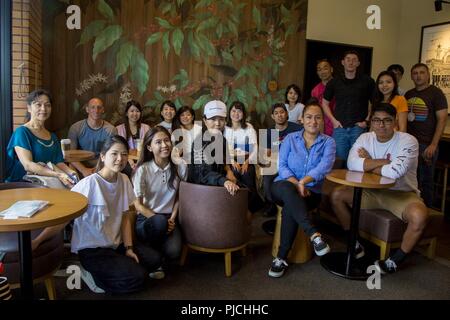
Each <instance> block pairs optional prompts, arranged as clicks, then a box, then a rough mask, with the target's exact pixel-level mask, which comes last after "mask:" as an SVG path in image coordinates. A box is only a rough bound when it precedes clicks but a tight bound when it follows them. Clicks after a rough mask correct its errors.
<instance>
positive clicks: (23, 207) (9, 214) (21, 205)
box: [0, 200, 48, 219]
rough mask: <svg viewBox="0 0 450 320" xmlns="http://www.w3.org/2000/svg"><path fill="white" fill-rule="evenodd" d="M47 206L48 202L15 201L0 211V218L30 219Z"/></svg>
mask: <svg viewBox="0 0 450 320" xmlns="http://www.w3.org/2000/svg"><path fill="white" fill-rule="evenodd" d="M47 204H48V201H44V200H24V201H17V202H16V203H14V204H13V205H12V206H11V207H9V208H8V209H6V210H3V211H1V212H0V216H3V218H4V219H17V218H21V217H23V218H30V217H31V216H33V215H34V214H35V213H36V212H38V211H39V210H41V209H42V208H44V207H45V206H46V205H47Z"/></svg>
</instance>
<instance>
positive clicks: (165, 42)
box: [162, 31, 170, 59]
mask: <svg viewBox="0 0 450 320" xmlns="http://www.w3.org/2000/svg"><path fill="white" fill-rule="evenodd" d="M162 45H163V50H164V56H165V57H166V59H167V56H168V55H169V51H170V44H169V31H166V32H164V35H163V37H162Z"/></svg>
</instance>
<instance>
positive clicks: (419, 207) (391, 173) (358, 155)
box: [331, 103, 428, 274]
mask: <svg viewBox="0 0 450 320" xmlns="http://www.w3.org/2000/svg"><path fill="white" fill-rule="evenodd" d="M395 119H396V110H395V108H394V107H393V106H392V105H391V104H388V103H381V104H379V105H376V106H374V108H373V112H372V118H371V126H372V128H373V131H372V132H368V133H364V134H362V135H361V136H360V137H359V138H358V139H357V140H356V142H355V144H354V145H353V147H352V148H351V150H350V153H349V157H348V160H347V166H348V168H349V170H354V171H361V172H372V173H375V174H378V175H382V176H384V177H388V178H392V179H396V180H397V181H396V183H395V185H394V186H393V187H392V188H390V189H364V190H363V195H362V199H361V209H385V210H388V211H390V212H392V213H393V214H394V215H395V216H397V217H398V218H400V219H402V220H403V221H404V222H406V223H407V224H408V226H407V228H406V231H405V233H404V234H403V238H402V242H401V245H400V248H399V249H398V250H397V251H396V252H395V253H394V254H393V255H391V256H390V257H389V258H388V259H387V260H377V261H376V262H375V266H376V267H377V269H378V270H379V272H381V273H382V274H386V273H393V272H395V271H397V267H398V266H399V265H400V264H401V263H402V262H403V261H404V259H405V257H406V255H407V254H408V253H409V252H411V251H412V249H413V248H414V246H415V245H416V243H417V242H418V241H419V239H420V237H421V235H422V232H423V230H424V229H425V227H426V224H427V220H428V210H427V207H426V206H425V204H424V203H423V200H422V198H421V197H420V192H419V189H418V187H417V162H418V155H419V143H418V142H417V139H416V138H414V137H413V136H412V135H410V134H408V133H404V132H399V131H395V130H394V128H395ZM331 201H332V203H333V208H334V211H335V213H336V216H337V217H338V219H339V221H340V223H341V225H342V227H343V229H344V230H345V231H346V232H347V234H348V230H350V209H349V208H350V206H351V205H352V201H353V190H352V188H350V187H344V186H340V187H338V188H336V189H335V190H333V192H332V194H331ZM355 255H356V258H360V257H362V256H363V255H364V249H363V247H362V246H361V245H360V244H359V242H357V244H356V248H355Z"/></svg>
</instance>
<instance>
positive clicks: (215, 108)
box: [203, 100, 227, 119]
mask: <svg viewBox="0 0 450 320" xmlns="http://www.w3.org/2000/svg"><path fill="white" fill-rule="evenodd" d="M203 115H204V116H205V117H206V119H211V118H212V117H216V116H219V117H224V118H226V117H227V106H226V105H225V103H223V102H222V101H220V100H213V101H210V102H208V103H207V104H205V108H204V109H203Z"/></svg>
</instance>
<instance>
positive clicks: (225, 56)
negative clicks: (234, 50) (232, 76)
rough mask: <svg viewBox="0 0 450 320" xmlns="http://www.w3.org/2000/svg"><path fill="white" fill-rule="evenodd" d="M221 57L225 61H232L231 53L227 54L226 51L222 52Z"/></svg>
mask: <svg viewBox="0 0 450 320" xmlns="http://www.w3.org/2000/svg"><path fill="white" fill-rule="evenodd" d="M222 57H223V58H224V59H225V60H229V61H233V56H232V55H231V53H229V52H227V51H222Z"/></svg>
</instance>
